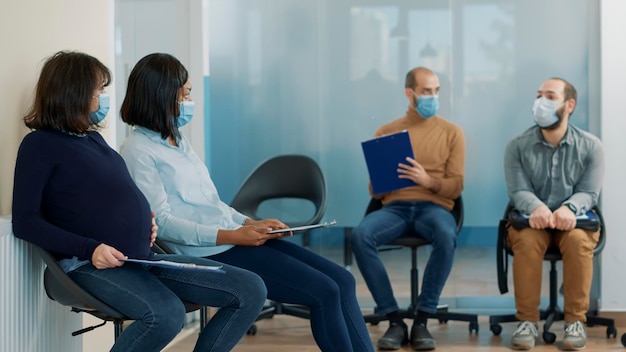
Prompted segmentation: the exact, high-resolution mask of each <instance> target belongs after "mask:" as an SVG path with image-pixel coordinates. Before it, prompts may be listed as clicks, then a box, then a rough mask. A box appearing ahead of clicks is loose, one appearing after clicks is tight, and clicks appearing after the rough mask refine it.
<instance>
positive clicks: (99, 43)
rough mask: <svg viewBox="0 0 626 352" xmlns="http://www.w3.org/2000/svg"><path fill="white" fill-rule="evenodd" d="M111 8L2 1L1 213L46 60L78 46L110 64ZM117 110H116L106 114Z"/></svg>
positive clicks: (7, 206) (70, 0)
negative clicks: (33, 97)
mask: <svg viewBox="0 0 626 352" xmlns="http://www.w3.org/2000/svg"><path fill="white" fill-rule="evenodd" d="M112 10H113V0H19V1H17V0H10V1H9V0H7V1H2V2H0V33H2V35H0V48H2V55H0V117H1V118H0V143H1V146H2V148H0V214H6V213H9V212H10V211H11V197H12V190H13V169H14V167H15V156H16V154H17V148H18V146H19V143H20V141H21V140H22V138H23V136H24V135H25V134H26V133H27V132H28V130H27V129H26V128H25V127H24V124H23V123H22V121H21V117H22V116H24V114H25V112H26V110H27V109H28V104H29V103H30V101H31V98H32V96H33V92H34V85H35V82H36V80H37V75H38V73H39V70H40V68H41V64H42V62H43V60H44V59H45V58H46V57H47V56H49V55H51V54H53V53H54V52H56V51H58V50H63V49H69V50H79V51H84V52H86V53H89V54H91V55H93V56H95V57H97V58H98V59H100V61H102V62H103V63H104V64H105V65H107V66H109V68H112V60H113V59H112V58H113V52H112V50H111V48H112V45H113V39H112V38H113V35H112V33H113V28H112V23H113V12H112ZM112 93H113V92H112ZM112 96H113V97H114V96H115V95H114V94H112ZM115 116H116V115H115V111H112V112H110V113H109V117H108V119H107V120H110V121H111V120H113V121H114V120H115V118H111V117H115ZM104 134H105V135H107V133H106V132H105V133H104Z"/></svg>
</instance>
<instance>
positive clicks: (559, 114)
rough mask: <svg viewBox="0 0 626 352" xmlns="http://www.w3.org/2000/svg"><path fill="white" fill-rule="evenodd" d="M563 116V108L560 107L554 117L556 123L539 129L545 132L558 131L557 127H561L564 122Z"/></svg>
mask: <svg viewBox="0 0 626 352" xmlns="http://www.w3.org/2000/svg"><path fill="white" fill-rule="evenodd" d="M564 115H565V106H562V107H561V108H559V109H558V110H557V111H556V117H557V118H558V119H559V120H558V121H557V122H555V123H553V124H551V125H550V126H548V127H541V129H542V130H545V131H554V130H557V129H559V127H561V125H562V124H563V121H564Z"/></svg>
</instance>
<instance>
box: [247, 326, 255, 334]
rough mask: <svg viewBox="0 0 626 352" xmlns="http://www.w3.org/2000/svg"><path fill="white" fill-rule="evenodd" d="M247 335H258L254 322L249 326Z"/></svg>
mask: <svg viewBox="0 0 626 352" xmlns="http://www.w3.org/2000/svg"><path fill="white" fill-rule="evenodd" d="M246 335H248V336H254V335H256V325H255V324H252V326H250V327H249V328H248V331H246Z"/></svg>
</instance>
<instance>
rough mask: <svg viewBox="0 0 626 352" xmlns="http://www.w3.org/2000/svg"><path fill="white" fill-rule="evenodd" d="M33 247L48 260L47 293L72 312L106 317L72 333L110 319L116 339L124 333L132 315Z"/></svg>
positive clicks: (190, 308) (189, 306)
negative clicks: (89, 289) (102, 298)
mask: <svg viewBox="0 0 626 352" xmlns="http://www.w3.org/2000/svg"><path fill="white" fill-rule="evenodd" d="M33 248H35V250H36V251H37V252H38V253H39V255H40V256H41V258H42V259H43V261H44V263H45V264H46V270H45V272H44V275H43V280H44V288H45V290H46V294H47V295H48V297H49V298H50V299H51V300H53V301H56V302H58V303H60V304H62V305H64V306H69V307H71V310H72V312H76V313H89V314H91V315H93V316H95V317H97V318H99V319H102V320H103V322H102V323H101V324H98V325H94V326H90V327H86V328H84V329H80V330H77V331H74V332H72V336H77V335H80V334H83V333H86V332H88V331H91V330H93V329H96V328H99V327H101V326H103V325H104V324H106V323H107V322H108V321H111V322H113V326H114V338H115V340H117V338H118V337H119V336H120V334H121V333H122V329H123V323H124V321H125V320H131V319H130V318H129V317H127V316H125V315H124V314H122V313H120V312H119V311H117V310H116V309H115V308H113V307H111V306H109V305H108V304H106V303H104V302H102V301H100V300H99V299H97V298H96V297H94V296H92V295H91V294H90V293H88V292H87V291H85V290H84V289H83V288H82V287H80V286H78V284H76V283H75V282H74V281H73V280H72V279H71V278H70V277H69V276H67V274H66V273H65V272H64V271H63V269H61V267H60V266H59V264H58V263H57V261H56V259H55V258H54V256H53V255H52V254H51V253H50V252H49V251H47V250H44V249H42V248H39V247H37V246H33ZM201 307H202V306H199V305H196V304H188V303H185V308H186V310H187V312H191V311H194V310H197V309H200V308H201Z"/></svg>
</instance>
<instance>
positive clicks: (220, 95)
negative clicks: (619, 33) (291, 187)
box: [206, 0, 599, 236]
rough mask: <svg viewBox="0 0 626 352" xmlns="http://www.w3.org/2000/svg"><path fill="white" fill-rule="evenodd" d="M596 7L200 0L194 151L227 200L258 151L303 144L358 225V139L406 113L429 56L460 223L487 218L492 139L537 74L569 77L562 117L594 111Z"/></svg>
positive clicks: (582, 121) (494, 153) (507, 128)
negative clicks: (456, 133) (204, 115)
mask: <svg viewBox="0 0 626 352" xmlns="http://www.w3.org/2000/svg"><path fill="white" fill-rule="evenodd" d="M597 14H598V5H597V3H596V2H592V1H587V0H550V1H545V0H527V1H503V0H492V1H488V0H483V1H470V0H465V1H461V0H458V1H457V0H450V1H393V0H379V1H373V0H367V1H366V0H363V1H346V0H317V1H298V0H247V1H246V0H210V2H209V18H210V20H209V27H210V29H209V33H210V61H209V62H210V66H211V68H210V72H211V76H210V77H209V79H208V80H207V82H208V84H209V85H210V88H211V89H210V94H209V95H208V96H207V99H208V100H209V101H210V118H209V121H208V123H209V124H210V128H209V129H208V130H209V131H210V134H209V135H208V136H207V150H206V154H207V156H210V159H209V158H208V159H209V160H211V164H210V165H209V167H210V170H211V172H212V175H213V178H214V180H215V183H216V185H217V188H218V189H219V190H220V192H221V195H222V197H223V198H224V199H225V200H227V201H228V200H230V199H231V198H232V197H233V196H234V194H235V192H236V191H237V189H238V188H239V186H240V185H241V183H242V182H243V179H244V178H245V177H246V176H247V174H248V173H249V172H250V171H251V170H252V169H253V168H254V167H255V166H257V165H258V164H259V163H260V162H261V161H263V160H265V159H267V158H269V157H271V156H274V155H277V154H288V153H300V154H306V155H309V156H311V157H313V158H314V159H315V160H317V161H318V162H319V163H320V165H321V167H322V170H323V172H324V174H325V176H326V179H327V183H328V191H329V194H328V208H327V214H328V216H330V217H332V218H335V219H337V221H338V223H339V224H342V225H348V226H349V225H355V224H357V223H358V222H359V221H360V219H361V217H362V215H363V212H364V208H365V205H366V204H367V201H368V199H369V195H368V192H367V180H368V176H367V169H366V167H365V163H364V160H363V155H362V151H361V147H360V142H361V141H362V140H365V139H368V138H371V137H372V135H373V133H374V131H375V129H376V128H377V127H378V126H380V125H382V124H384V123H386V122H388V121H391V120H392V119H395V118H397V117H400V116H402V115H403V114H404V113H405V111H406V109H407V106H408V101H407V100H406V98H405V97H404V77H405V75H406V72H407V71H408V70H409V69H411V68H413V67H416V66H427V67H429V68H431V69H433V70H434V71H435V72H436V73H437V74H438V75H439V78H440V81H441V102H442V106H441V109H440V115H441V116H443V117H445V118H447V119H449V120H451V121H453V122H455V123H457V124H459V125H460V126H461V127H462V128H463V129H464V131H465V133H466V139H467V156H466V177H465V190H464V192H463V195H464V199H465V206H466V216H465V225H466V227H468V228H472V227H474V228H482V227H489V228H491V227H494V226H496V224H497V220H498V219H499V218H500V216H501V213H502V209H503V207H504V205H505V203H506V201H507V199H506V186H505V183H504V175H503V174H504V173H503V167H502V157H503V150H504V146H505V144H506V142H507V141H508V140H509V139H510V138H511V137H512V136H513V135H514V134H516V133H519V132H521V131H523V130H524V129H526V128H528V127H530V126H532V124H533V120H532V116H531V113H530V108H531V106H532V102H533V100H534V97H535V91H536V90H537V88H538V87H539V85H540V84H541V82H542V81H543V80H545V79H547V78H549V77H552V76H559V77H563V78H566V79H568V80H569V81H571V82H572V83H573V84H574V85H575V87H576V88H577V89H578V93H579V102H578V107H577V109H576V112H575V113H574V116H573V117H572V120H571V121H572V122H573V123H574V124H576V125H578V126H580V127H582V128H585V129H587V128H588V127H589V126H590V124H593V123H594V122H593V121H594V120H596V119H597V118H598V117H597V116H598V111H596V110H597V109H595V110H594V109H592V108H590V106H597V99H598V96H597V95H594V94H591V92H592V91H594V88H593V87H594V84H593V77H592V76H593V75H594V74H596V73H597V72H596V71H595V68H593V65H592V63H590V57H592V56H593V55H592V54H591V50H590V41H597V40H598V38H599V34H598V30H597V28H596V25H597V19H596V17H597ZM590 38H591V39H590ZM590 82H592V83H590ZM207 91H209V90H207ZM590 116H591V117H592V118H590ZM287 172H288V171H287ZM493 235H494V236H495V231H494V234H493Z"/></svg>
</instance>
